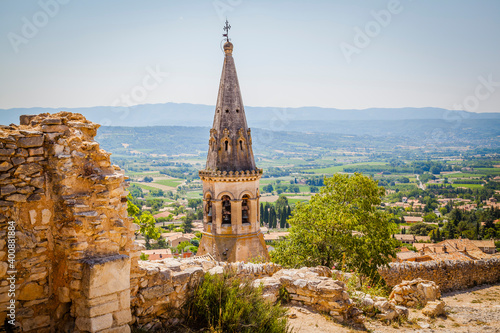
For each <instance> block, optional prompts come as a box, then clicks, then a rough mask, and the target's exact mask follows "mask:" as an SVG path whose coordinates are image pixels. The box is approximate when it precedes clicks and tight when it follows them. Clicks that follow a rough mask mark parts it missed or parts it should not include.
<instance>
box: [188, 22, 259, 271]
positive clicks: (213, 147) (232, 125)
mask: <svg viewBox="0 0 500 333" xmlns="http://www.w3.org/2000/svg"><path fill="white" fill-rule="evenodd" d="M230 28H231V26H229V25H228V22H227V20H226V26H225V27H224V30H225V31H226V33H225V34H224V35H223V36H224V37H226V43H225V44H224V53H225V58H224V65H223V67H222V76H221V79H220V85H219V94H218V96H217V105H216V108H215V116H214V123H213V126H212V129H211V130H210V139H209V142H208V146H209V148H208V156H207V164H206V167H205V169H204V170H200V171H199V175H200V178H201V180H202V182H203V207H204V212H205V214H204V217H203V229H204V231H203V237H202V239H201V243H200V246H199V248H198V255H204V254H207V253H209V254H211V255H212V256H213V257H214V258H215V259H216V260H220V261H231V262H234V261H248V260H249V259H251V258H257V257H260V258H263V259H268V258H269V254H268V253H267V248H266V244H265V242H264V236H263V235H262V232H261V231H260V224H259V220H260V219H259V197H260V194H259V179H260V177H261V176H262V169H258V168H257V167H256V166H255V161H254V157H253V152H252V137H251V134H250V129H249V128H248V126H247V121H246V117H245V109H244V107H243V100H242V98H241V92H240V86H239V84H238V77H237V75H236V68H235V66H234V60H233V55H232V53H233V44H232V43H231V42H229V38H228V32H229V29H230Z"/></svg>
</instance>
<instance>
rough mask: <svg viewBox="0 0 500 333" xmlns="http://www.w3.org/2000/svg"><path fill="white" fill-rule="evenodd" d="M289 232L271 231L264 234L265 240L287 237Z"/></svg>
mask: <svg viewBox="0 0 500 333" xmlns="http://www.w3.org/2000/svg"><path fill="white" fill-rule="evenodd" d="M289 234H290V233H289V232H288V231H282V232H271V233H269V234H264V240H266V241H271V240H278V239H279V238H280V237H286V236H288V235H289Z"/></svg>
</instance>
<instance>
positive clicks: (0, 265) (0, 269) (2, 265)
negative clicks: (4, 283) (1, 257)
mask: <svg viewBox="0 0 500 333" xmlns="http://www.w3.org/2000/svg"><path fill="white" fill-rule="evenodd" d="M8 268H9V265H8V264H7V263H6V262H3V261H2V262H0V278H2V277H4V276H5V273H7V269H8Z"/></svg>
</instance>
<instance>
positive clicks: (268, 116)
mask: <svg viewBox="0 0 500 333" xmlns="http://www.w3.org/2000/svg"><path fill="white" fill-rule="evenodd" d="M214 109H215V107H214V106H210V105H201V104H176V103H165V104H142V105H136V106H132V107H130V108H127V107H111V106H95V107H88V108H17V109H8V110H2V109H0V120H1V123H2V124H9V123H18V122H19V116H20V115H22V114H38V113H43V112H50V113H53V112H58V111H61V110H65V111H71V112H78V113H81V114H83V115H84V116H85V117H87V118H88V119H89V120H92V121H94V122H97V123H100V124H102V125H104V126H207V125H208V126H209V125H211V123H212V121H213V115H214ZM245 111H246V113H247V118H248V121H249V124H250V126H253V127H260V128H269V129H271V130H276V129H278V130H282V129H284V128H283V127H284V126H286V124H288V123H290V122H293V121H300V122H302V121H371V120H380V121H392V120H412V119H433V120H444V121H447V122H453V123H456V122H457V121H461V120H471V119H500V112H499V113H473V112H466V111H450V110H445V109H439V108H396V109H382V108H373V109H365V110H339V109H331V108H319V107H301V108H273V107H245ZM272 127H279V128H272Z"/></svg>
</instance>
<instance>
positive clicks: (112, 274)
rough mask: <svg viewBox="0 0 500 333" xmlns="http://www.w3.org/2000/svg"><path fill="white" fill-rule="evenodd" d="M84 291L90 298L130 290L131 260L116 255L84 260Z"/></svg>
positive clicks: (124, 256)
mask: <svg viewBox="0 0 500 333" xmlns="http://www.w3.org/2000/svg"><path fill="white" fill-rule="evenodd" d="M83 264H84V265H83V275H82V291H83V293H84V295H85V296H86V297H88V298H96V297H99V296H104V295H109V294H113V293H118V292H120V291H123V290H127V289H130V258H129V257H128V256H126V255H115V256H109V257H104V258H91V259H84V260H83Z"/></svg>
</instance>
